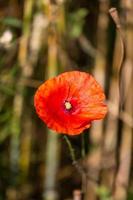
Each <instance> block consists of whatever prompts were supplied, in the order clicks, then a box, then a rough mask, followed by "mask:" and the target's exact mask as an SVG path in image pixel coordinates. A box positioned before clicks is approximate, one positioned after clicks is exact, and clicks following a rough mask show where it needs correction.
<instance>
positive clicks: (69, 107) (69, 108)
mask: <svg viewBox="0 0 133 200" xmlns="http://www.w3.org/2000/svg"><path fill="white" fill-rule="evenodd" d="M65 108H66V110H71V108H72V104H71V103H70V102H69V101H66V102H65Z"/></svg>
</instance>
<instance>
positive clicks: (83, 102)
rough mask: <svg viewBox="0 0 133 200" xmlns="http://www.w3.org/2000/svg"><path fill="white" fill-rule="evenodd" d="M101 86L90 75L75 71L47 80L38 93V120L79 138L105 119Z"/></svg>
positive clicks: (36, 104)
mask: <svg viewBox="0 0 133 200" xmlns="http://www.w3.org/2000/svg"><path fill="white" fill-rule="evenodd" d="M104 99H105V95H104V93H103V90H102V88H101V86H100V85H99V84H98V83H97V81H96V80H95V79H94V78H93V77H92V76H91V75H90V74H88V73H85V72H79V71H72V72H66V73H63V74H61V75H59V76H57V77H55V78H52V79H49V80H47V81H46V82H45V83H43V84H42V85H41V86H40V87H39V88H38V90H37V91H36V94H35V97H34V105H35V108H36V112H37V114H38V115H39V117H40V118H41V119H42V120H43V121H44V122H45V123H46V124H47V126H48V127H49V128H51V129H53V130H55V131H56V132H58V133H65V134H68V135H78V134H80V133H81V132H82V131H83V130H84V129H87V128H89V127H90V125H91V122H92V121H93V120H98V119H102V118H104V116H105V114H106V112H107V106H106V105H105V104H104V102H103V101H104Z"/></svg>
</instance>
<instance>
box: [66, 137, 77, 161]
mask: <svg viewBox="0 0 133 200" xmlns="http://www.w3.org/2000/svg"><path fill="white" fill-rule="evenodd" d="M64 139H65V141H66V143H67V145H68V149H69V151H70V155H71V159H72V161H73V162H75V161H76V157H75V151H74V149H73V147H72V144H71V142H70V140H69V139H68V137H67V136H66V135H64Z"/></svg>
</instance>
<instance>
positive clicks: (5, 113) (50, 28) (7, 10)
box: [0, 0, 133, 200]
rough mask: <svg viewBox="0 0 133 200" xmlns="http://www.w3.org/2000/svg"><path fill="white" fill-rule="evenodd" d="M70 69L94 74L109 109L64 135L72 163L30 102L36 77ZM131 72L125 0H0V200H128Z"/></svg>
mask: <svg viewBox="0 0 133 200" xmlns="http://www.w3.org/2000/svg"><path fill="white" fill-rule="evenodd" d="M111 7H116V8H117V10H118V13H119V16H120V20H121V24H122V29H121V31H122V34H123V35H124V38H125V56H124V63H123V65H122V68H121V70H120V61H121V59H122V54H123V48H122V42H121V37H120V34H119V33H118V32H117V30H116V25H115V23H114V22H113V20H112V18H111V16H110V15H109V12H108V11H109V9H110V8H111ZM70 70H80V71H85V72H89V73H91V74H93V75H94V76H95V78H96V79H97V81H98V82H99V83H100V84H101V85H102V86H103V88H104V91H105V93H106V96H107V104H108V110H109V111H108V115H107V116H106V118H105V119H104V120H102V121H99V122H95V123H93V125H92V127H91V129H89V130H86V131H85V132H84V133H83V134H81V135H79V136H74V137H69V140H70V142H71V144H72V146H73V148H74V149H75V154H76V159H77V163H76V165H74V164H72V161H71V157H70V153H69V149H68V146H67V144H66V141H65V140H64V138H63V136H62V135H58V134H55V133H53V132H52V131H50V130H48V129H47V128H46V125H45V124H44V123H43V122H42V121H41V120H40V119H39V118H38V117H37V115H36V113H35V109H34V105H33V98H34V94H35V91H36V89H37V87H38V86H39V85H40V84H41V83H42V82H43V81H44V80H46V79H48V78H50V77H53V76H56V75H57V74H59V73H61V72H64V71H70ZM132 75H133V1H132V0H51V1H50V0H37V1H36V0H21V1H20V0H6V1H4V0H0V200H58V199H59V200H72V199H73V200H81V199H85V200H98V199H99V200H125V199H128V200H133V179H132V177H133V176H132V172H133V151H132V150H133V131H132V130H133V103H132V102H133V90H132V89H133V88H132V85H133V76H132ZM119 91H120V103H121V105H122V106H121V109H119V107H120V104H119Z"/></svg>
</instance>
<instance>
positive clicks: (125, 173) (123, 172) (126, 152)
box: [114, 0, 133, 200]
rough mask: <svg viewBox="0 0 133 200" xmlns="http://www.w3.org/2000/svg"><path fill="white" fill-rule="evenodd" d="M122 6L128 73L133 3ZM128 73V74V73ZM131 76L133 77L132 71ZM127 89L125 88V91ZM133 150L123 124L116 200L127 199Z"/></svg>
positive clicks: (131, 109)
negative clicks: (124, 18)
mask: <svg viewBox="0 0 133 200" xmlns="http://www.w3.org/2000/svg"><path fill="white" fill-rule="evenodd" d="M121 5H122V7H123V8H124V9H126V11H127V16H126V17H127V21H126V23H127V29H126V42H127V43H126V60H125V63H124V67H123V68H124V69H127V71H128V70H129V69H130V67H131V68H132V67H133V65H132V64H131V63H133V55H132V53H131V52H132V35H133V31H132V29H131V28H130V25H131V24H130V23H131V22H132V20H133V4H132V1H131V0H129V1H124V0H123V1H121ZM127 73H128V72H127ZM130 76H133V70H132V73H131V71H130ZM122 78H123V81H124V83H126V82H127V81H128V79H129V78H130V77H127V76H124V77H122ZM132 84H133V81H132V79H130V83H129V89H128V93H127V96H126V101H125V108H124V109H125V111H126V112H128V113H129V115H131V116H133V104H132V101H133V94H132ZM125 89H126V88H124V90H125ZM132 148H133V135H132V128H131V127H130V126H128V125H126V124H123V130H122V140H121V147H120V156H119V168H118V172H117V175H116V181H115V191H114V199H115V200H125V199H126V198H127V190H128V183H129V175H130V167H131V155H132Z"/></svg>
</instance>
